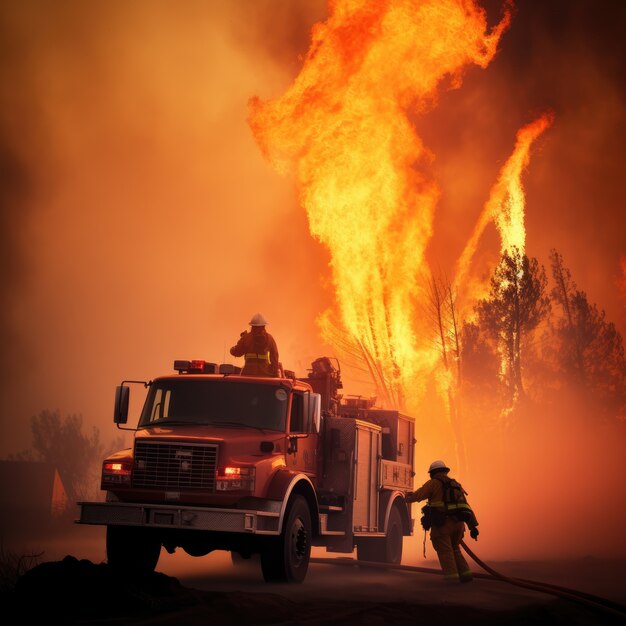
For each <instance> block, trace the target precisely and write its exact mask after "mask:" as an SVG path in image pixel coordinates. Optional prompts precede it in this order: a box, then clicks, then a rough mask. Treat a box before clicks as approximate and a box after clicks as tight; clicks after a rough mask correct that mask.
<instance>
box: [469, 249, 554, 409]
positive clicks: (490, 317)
mask: <svg viewBox="0 0 626 626" xmlns="http://www.w3.org/2000/svg"><path fill="white" fill-rule="evenodd" d="M546 285H547V278H546V273H545V270H544V268H543V266H540V265H539V263H538V261H537V259H534V258H529V257H528V256H527V255H525V254H522V253H521V252H520V251H519V250H518V249H517V248H513V249H512V251H511V252H510V253H509V252H508V251H505V253H504V254H503V255H502V258H501V260H500V263H498V265H497V267H496V269H495V271H494V274H493V276H492V277H491V286H490V291H489V297H488V298H487V299H486V300H481V301H480V302H479V303H478V305H477V306H476V312H477V314H478V324H479V326H480V328H481V330H482V331H483V332H485V333H486V334H487V335H488V336H490V337H491V339H492V340H493V341H495V342H496V343H497V346H498V350H499V352H500V353H501V355H502V359H503V365H504V367H503V368H502V369H503V371H504V382H505V385H506V387H507V389H508V393H509V397H510V402H511V404H514V403H515V401H516V400H517V399H518V398H521V397H524V396H525V395H526V394H525V390H524V384H523V378H522V370H523V366H522V345H523V339H524V337H525V336H526V335H528V334H530V333H531V332H532V331H533V330H534V329H535V328H536V327H537V326H538V325H539V323H540V322H541V321H543V320H544V319H545V318H546V315H547V313H548V312H549V310H550V300H549V298H548V296H547V295H546V294H545V292H546Z"/></svg>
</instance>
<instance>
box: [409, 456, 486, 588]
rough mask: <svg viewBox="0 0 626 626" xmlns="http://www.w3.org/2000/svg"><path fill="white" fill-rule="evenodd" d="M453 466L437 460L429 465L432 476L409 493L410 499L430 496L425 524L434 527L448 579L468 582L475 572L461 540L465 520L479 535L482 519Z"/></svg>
mask: <svg viewBox="0 0 626 626" xmlns="http://www.w3.org/2000/svg"><path fill="white" fill-rule="evenodd" d="M449 472H450V468H449V467H447V466H446V464H445V463H444V462H443V461H433V462H432V463H431V464H430V467H429V468H428V473H429V475H430V480H428V481H426V482H425V483H424V484H423V485H422V486H421V487H420V488H419V489H418V490H417V491H414V492H412V493H408V494H407V496H406V500H407V502H420V501H422V500H428V503H427V505H426V506H424V507H423V508H422V511H423V513H424V515H423V517H422V525H423V526H424V529H425V530H429V529H430V540H431V542H432V544H433V548H434V549H435V552H437V557H438V558H439V563H440V564H441V569H442V570H443V576H444V580H445V581H446V582H459V581H460V582H462V583H468V582H470V581H471V580H472V572H471V570H470V568H469V566H468V564H467V561H466V560H465V558H464V557H463V555H462V554H461V548H460V544H461V540H462V539H463V535H464V533H465V524H467V526H468V527H469V529H470V536H471V537H472V538H473V539H476V540H477V539H478V528H477V526H478V521H477V520H476V516H475V515H474V512H473V511H472V509H471V507H470V506H469V504H468V503H467V500H466V499H465V496H466V495H467V492H466V491H465V490H464V489H463V487H461V485H460V484H459V483H458V482H456V481H455V480H454V479H452V478H450V477H449V476H448V473H449Z"/></svg>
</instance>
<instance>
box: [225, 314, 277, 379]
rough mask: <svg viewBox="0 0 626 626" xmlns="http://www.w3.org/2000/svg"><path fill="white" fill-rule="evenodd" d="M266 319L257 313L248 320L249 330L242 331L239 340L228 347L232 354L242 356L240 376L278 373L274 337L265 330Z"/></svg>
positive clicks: (270, 375) (272, 375)
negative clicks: (242, 363) (243, 360)
mask: <svg viewBox="0 0 626 626" xmlns="http://www.w3.org/2000/svg"><path fill="white" fill-rule="evenodd" d="M266 325H267V320H266V319H265V318H264V317H263V316H262V315H261V314H260V313H257V314H256V315H254V316H253V317H252V319H251V320H250V331H244V332H242V333H241V336H240V337H239V341H238V342H237V344H236V345H234V346H233V347H232V348H231V349H230V353H231V354H232V355H233V356H243V357H244V358H245V364H244V366H243V369H242V370H241V374H242V376H268V377H276V376H278V375H279V370H280V364H279V363H278V348H277V347H276V341H274V337H272V335H270V334H269V333H268V332H267V331H266V330H265V326H266Z"/></svg>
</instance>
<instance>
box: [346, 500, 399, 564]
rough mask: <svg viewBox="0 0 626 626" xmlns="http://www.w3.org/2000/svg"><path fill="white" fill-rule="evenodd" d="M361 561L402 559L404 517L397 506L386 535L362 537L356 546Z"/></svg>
mask: <svg viewBox="0 0 626 626" xmlns="http://www.w3.org/2000/svg"><path fill="white" fill-rule="evenodd" d="M356 551H357V559H358V560H359V561H374V562H375V563H391V564H393V565H399V564H400V561H402V519H401V518H400V511H399V510H398V507H397V506H394V507H392V509H391V513H390V514H389V524H388V526H387V533H386V534H385V537H380V538H378V537H371V538H365V539H360V540H359V542H358V543H357V547H356Z"/></svg>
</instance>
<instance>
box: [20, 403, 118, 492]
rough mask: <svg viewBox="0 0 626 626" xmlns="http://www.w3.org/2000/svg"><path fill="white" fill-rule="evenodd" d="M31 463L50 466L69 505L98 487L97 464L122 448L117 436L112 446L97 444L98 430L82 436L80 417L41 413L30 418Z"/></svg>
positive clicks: (55, 412) (99, 468)
mask: <svg viewBox="0 0 626 626" xmlns="http://www.w3.org/2000/svg"><path fill="white" fill-rule="evenodd" d="M31 433H32V437H33V440H32V445H33V449H34V460H38V461H45V462H47V463H51V464H52V465H54V466H55V467H56V468H57V470H58V472H59V475H60V477H61V480H62V481H63V485H64V486H65V489H66V491H67V495H68V498H69V500H70V502H76V501H77V500H80V499H81V498H85V497H88V496H89V495H91V494H92V492H93V491H94V486H96V485H98V479H99V476H100V470H101V463H102V460H103V458H104V456H106V454H107V453H108V452H109V451H110V450H112V449H118V448H122V447H124V445H123V440H122V438H121V437H118V438H117V439H116V440H115V441H114V442H113V443H112V447H111V446H107V449H106V450H105V446H104V445H103V444H102V442H101V441H100V431H99V430H98V429H97V428H96V427H93V429H92V431H91V434H89V435H87V434H85V433H83V418H82V416H80V415H68V416H66V417H65V418H64V419H61V415H60V413H59V412H58V411H50V410H43V411H41V412H40V413H39V414H38V415H34V416H33V417H32V418H31Z"/></svg>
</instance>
